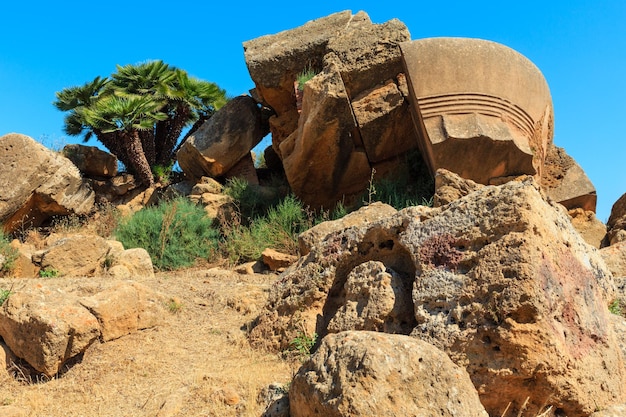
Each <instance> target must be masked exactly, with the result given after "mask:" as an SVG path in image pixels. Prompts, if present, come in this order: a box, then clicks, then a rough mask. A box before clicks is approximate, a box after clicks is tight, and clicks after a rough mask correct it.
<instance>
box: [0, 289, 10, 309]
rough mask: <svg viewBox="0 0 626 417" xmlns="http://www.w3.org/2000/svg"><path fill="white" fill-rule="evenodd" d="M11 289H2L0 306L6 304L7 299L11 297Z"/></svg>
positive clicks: (0, 291)
mask: <svg viewBox="0 0 626 417" xmlns="http://www.w3.org/2000/svg"><path fill="white" fill-rule="evenodd" d="M11 293H12V292H11V290H0V306H1V305H3V304H4V302H5V301H6V300H8V299H9V296H10V295H11Z"/></svg>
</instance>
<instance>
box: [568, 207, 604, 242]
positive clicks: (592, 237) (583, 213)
mask: <svg viewBox="0 0 626 417" xmlns="http://www.w3.org/2000/svg"><path fill="white" fill-rule="evenodd" d="M568 214H569V216H570V218H571V219H572V225H573V226H574V228H575V229H576V230H577V231H578V233H580V235H581V236H582V238H583V239H585V242H587V243H588V244H590V245H591V246H593V247H594V248H598V249H600V247H601V246H602V243H603V242H604V239H605V237H606V225H605V224H604V223H602V222H601V221H600V220H598V218H597V217H596V214H595V213H594V212H593V211H587V210H584V209H582V208H575V209H572V210H569V211H568Z"/></svg>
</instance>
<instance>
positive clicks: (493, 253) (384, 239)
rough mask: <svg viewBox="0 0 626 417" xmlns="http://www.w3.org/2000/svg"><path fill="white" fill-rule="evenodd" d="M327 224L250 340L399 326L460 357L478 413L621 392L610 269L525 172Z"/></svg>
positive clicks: (585, 410) (583, 408) (558, 406)
mask: <svg viewBox="0 0 626 417" xmlns="http://www.w3.org/2000/svg"><path fill="white" fill-rule="evenodd" d="M459 181H460V180H459ZM334 224H335V225H336V226H338V225H339V224H338V223H334ZM321 226H322V225H320V226H317V227H321ZM330 229H333V230H332V231H331V230H329V231H330V233H326V232H324V233H320V234H319V235H318V236H319V239H316V240H314V241H312V242H310V243H308V244H307V245H306V247H308V248H310V252H309V253H308V254H307V255H306V256H304V257H302V258H301V259H300V260H299V262H298V263H297V264H295V265H294V266H292V267H291V268H290V269H289V270H288V271H287V272H286V273H285V274H284V275H283V276H282V277H281V280H280V281H279V282H278V283H277V285H275V286H274V287H273V288H272V290H271V292H270V295H269V299H268V304H267V306H266V307H265V309H264V310H263V311H262V312H261V314H260V315H259V317H258V319H257V321H256V327H254V328H253V329H252V331H251V332H250V337H251V341H252V342H253V344H255V345H259V346H266V347H270V348H273V349H281V348H283V349H284V348H285V347H287V346H288V345H289V342H290V341H291V340H293V338H295V337H297V335H298V334H299V333H301V332H305V333H306V334H312V333H313V332H315V333H317V334H319V335H320V336H321V337H323V336H324V335H326V334H328V333H330V332H333V331H345V330H349V327H350V326H353V327H354V328H368V329H376V330H379V331H380V330H382V331H389V329H393V330H392V331H399V332H401V333H405V334H406V333H408V329H412V330H411V331H410V335H411V336H413V337H416V338H419V339H422V340H424V341H426V342H429V343H431V344H433V345H435V346H437V347H439V348H440V349H442V350H444V351H445V352H446V353H447V354H448V355H449V356H450V358H451V359H452V360H453V361H454V362H455V363H456V364H457V365H460V366H462V367H464V368H465V369H466V370H467V371H468V373H469V375H470V377H471V379H472V382H473V383H474V386H475V387H476V388H477V389H478V393H479V395H480V398H481V402H482V404H483V405H484V406H485V408H486V410H487V411H488V412H489V413H490V414H491V415H502V414H503V413H504V411H505V409H507V407H508V411H507V413H510V414H512V415H517V414H518V413H519V412H520V410H522V409H524V410H525V411H524V413H528V414H529V415H539V414H541V413H542V412H545V411H546V409H547V407H549V406H552V409H553V410H556V411H557V412H560V413H562V414H565V415H568V416H576V417H583V416H587V415H589V414H590V413H591V412H593V410H594V409H596V408H597V407H606V406H609V405H611V404H616V403H620V402H623V401H624V400H625V399H626V389H625V388H624V387H625V382H626V371H625V369H624V362H623V358H622V354H621V349H620V347H619V343H618V340H617V339H616V335H615V332H614V330H613V324H612V321H611V320H610V317H609V314H610V313H609V312H608V309H607V305H608V304H609V302H610V301H612V300H613V299H614V297H615V294H616V293H615V285H614V281H613V277H612V275H611V273H610V271H609V269H608V268H607V266H606V264H605V262H604V261H603V259H602V258H601V256H600V254H599V253H598V250H597V249H595V248H593V247H591V246H590V245H588V244H587V243H586V242H585V241H584V240H583V239H582V237H581V236H580V234H579V233H578V231H576V230H575V229H574V227H573V226H572V222H571V220H570V218H569V216H568V215H567V212H566V211H565V209H564V208H563V207H562V206H560V205H557V204H556V203H554V202H552V200H545V199H544V197H543V195H542V193H541V192H540V190H539V186H538V185H537V183H536V182H535V181H534V180H533V179H532V177H526V179H524V180H520V181H510V182H507V183H505V184H503V185H500V186H493V185H490V186H483V187H480V188H478V189H477V190H475V191H470V192H469V193H468V194H467V195H465V196H462V197H461V198H458V199H456V200H454V201H451V202H449V203H448V204H446V205H444V206H441V207H438V208H428V207H409V208H407V209H404V210H400V211H398V212H397V213H395V214H394V213H392V214H389V215H388V216H385V217H382V218H380V219H374V220H372V221H368V220H366V219H365V218H363V219H361V222H360V223H359V222H358V212H356V213H355V214H354V216H353V219H352V221H351V225H350V226H349V227H335V228H330ZM411 288H412V290H411ZM403 291H404V292H403ZM409 291H410V293H411V297H412V298H411V302H407V297H406V296H407V294H406V292H409ZM355 303H356V308H355ZM411 304H412V305H411ZM339 334H341V333H339ZM527 381H533V383H532V384H528V383H527ZM559 410H560V411H559Z"/></svg>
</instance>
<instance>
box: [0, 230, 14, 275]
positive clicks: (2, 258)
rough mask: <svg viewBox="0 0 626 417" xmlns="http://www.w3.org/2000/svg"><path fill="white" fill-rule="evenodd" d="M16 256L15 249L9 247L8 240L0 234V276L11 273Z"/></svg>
mask: <svg viewBox="0 0 626 417" xmlns="http://www.w3.org/2000/svg"><path fill="white" fill-rule="evenodd" d="M17 256H18V251H17V249H15V248H14V247H13V246H11V243H10V242H9V238H8V237H7V236H5V235H4V233H2V232H0V274H4V273H9V272H11V271H13V268H14V267H15V261H16V260H17Z"/></svg>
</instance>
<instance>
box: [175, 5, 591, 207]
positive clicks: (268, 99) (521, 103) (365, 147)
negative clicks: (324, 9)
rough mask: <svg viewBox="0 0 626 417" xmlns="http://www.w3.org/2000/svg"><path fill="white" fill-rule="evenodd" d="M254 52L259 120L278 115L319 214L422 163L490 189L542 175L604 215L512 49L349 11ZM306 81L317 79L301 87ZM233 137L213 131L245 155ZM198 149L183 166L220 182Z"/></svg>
mask: <svg viewBox="0 0 626 417" xmlns="http://www.w3.org/2000/svg"><path fill="white" fill-rule="evenodd" d="M244 55H245V59H246V64H247V66H248V69H249V72H250V76H251V77H252V80H253V81H254V83H255V86H256V88H255V89H254V90H253V91H252V92H251V94H252V97H254V98H255V99H256V100H257V101H258V103H259V108H257V114H256V115H254V116H252V117H251V118H250V120H255V119H256V120H260V118H261V117H260V114H261V110H260V108H263V109H265V110H266V111H270V112H272V113H273V115H272V116H271V117H269V130H270V132H271V135H272V153H273V154H276V155H277V156H278V158H279V159H280V162H281V165H282V168H283V169H284V172H285V174H286V178H287V180H288V182H289V185H290V187H291V189H292V191H293V192H294V193H295V194H296V195H297V196H298V197H299V198H300V199H301V200H302V201H304V202H305V203H306V204H308V205H310V206H312V207H326V208H329V207H332V206H334V205H335V204H336V202H337V201H350V198H351V197H354V196H356V195H359V194H360V193H363V191H364V190H365V189H366V188H367V186H368V183H369V182H370V181H371V180H372V178H373V177H375V178H380V177H390V178H393V177H395V176H397V175H398V172H399V170H401V169H402V168H403V167H404V166H406V164H410V163H415V162H419V163H425V164H426V165H427V166H428V167H429V169H430V175H431V176H434V174H435V172H436V170H437V169H439V168H444V169H447V170H449V171H452V172H454V173H457V174H459V175H461V176H462V177H463V178H466V179H471V180H473V181H476V182H477V183H481V184H484V185H487V184H501V183H504V182H506V181H508V180H510V179H513V178H515V177H518V176H520V175H532V176H534V177H535V179H536V180H537V181H538V182H539V183H540V184H541V185H542V188H543V189H544V191H545V192H546V193H547V194H548V195H550V196H551V197H553V198H555V199H556V200H557V201H559V202H562V203H563V204H564V205H565V206H566V207H567V208H568V209H573V208H583V209H584V210H588V211H595V203H596V196H595V189H594V187H593V185H592V184H591V182H590V181H589V180H588V178H587V177H586V175H585V173H584V172H583V171H582V170H581V169H580V167H579V166H578V165H577V164H576V163H575V161H573V160H572V159H571V157H569V156H568V155H567V154H566V153H565V151H564V150H562V149H559V148H556V147H555V146H554V144H553V142H552V135H553V111H552V100H551V97H550V91H549V88H548V85H547V83H546V81H545V79H544V77H543V75H542V74H541V71H540V70H539V69H538V68H537V67H536V66H535V65H534V64H533V63H532V62H530V61H529V60H528V59H527V58H525V57H524V56H522V55H521V54H519V53H518V52H516V51H514V50H512V49H510V48H508V47H506V46H504V45H500V44H497V43H495V42H489V41H484V40H478V39H462V38H434V39H418V40H411V38H410V34H409V31H408V29H407V28H406V26H405V25H404V24H403V23H402V22H400V21H398V20H397V19H393V20H390V21H388V22H385V23H382V24H374V23H372V22H371V20H370V19H369V17H368V16H367V14H366V13H364V12H359V13H356V14H354V15H353V14H352V13H351V12H350V11H345V12H341V13H336V14H333V15H330V16H327V17H323V18H320V19H317V20H314V21H311V22H308V23H306V24H305V25H303V26H301V27H298V28H295V29H291V30H288V31H284V32H280V33H277V34H273V35H267V36H262V37H260V38H257V39H253V40H250V41H247V42H245V43H244ZM307 72H309V73H312V75H314V76H313V77H312V78H311V79H309V80H308V81H306V82H305V83H304V85H303V86H298V83H299V81H298V76H299V75H301V74H303V73H307ZM294 84H295V85H296V87H294ZM299 90H302V91H301V92H300V91H299ZM300 100H301V103H300ZM240 113H241V112H238V113H237V116H236V117H237V118H238V119H239V118H241V114H240ZM218 114H219V112H218ZM231 114H232V112H231ZM232 117H235V116H234V115H233V116H232ZM233 120H234V119H233ZM252 125H254V123H252ZM253 131H255V132H258V134H257V136H256V138H257V139H256V140H253V141H250V143H258V141H260V140H261V135H262V133H261V130H258V129H256V128H255V129H248V131H247V132H246V135H249V134H250V132H253ZM231 133H232V132H230V131H229V133H226V131H223V130H220V129H219V128H214V129H212V130H211V131H205V132H204V133H202V134H206V135H210V136H213V137H214V139H212V140H213V141H214V142H222V146H223V147H226V145H227V144H229V143H231V144H232V145H233V146H234V147H235V148H237V146H236V145H234V144H235V142H234V141H230V140H228V141H226V140H225V139H224V138H225V137H230V136H232V135H231ZM198 134H200V133H198ZM197 141H198V140H197V139H195V138H194V137H192V138H191V140H190V141H189V142H188V143H187V144H185V145H184V146H183V149H184V151H183V150H181V152H180V153H179V160H181V166H183V169H184V170H185V171H186V172H187V173H188V174H189V175H191V176H193V177H198V175H201V174H204V175H210V176H215V171H214V170H213V169H210V168H208V166H209V165H212V166H213V165H215V164H216V162H215V161H218V162H219V159H220V158H222V159H223V157H221V156H220V155H219V153H218V152H214V153H212V152H210V150H209V148H208V147H204V148H202V146H200V148H199V149H198V150H196V151H193V153H194V154H195V155H196V156H195V162H188V161H190V160H192V159H193V158H191V157H190V154H191V153H192V152H191V149H192V148H193V147H194V145H193V144H194V143H196V142H197ZM205 141H206V140H205ZM230 153H232V152H230ZM240 154H245V151H244V152H243V153H240ZM186 166H194V167H195V168H193V169H191V168H190V169H186V168H185V167H186ZM200 166H205V167H206V168H205V169H204V170H202V169H200V170H198V169H197V167H200Z"/></svg>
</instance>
